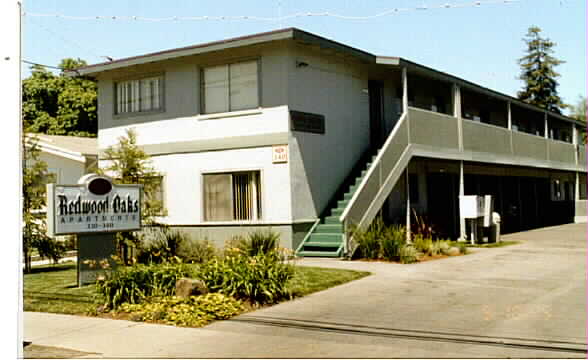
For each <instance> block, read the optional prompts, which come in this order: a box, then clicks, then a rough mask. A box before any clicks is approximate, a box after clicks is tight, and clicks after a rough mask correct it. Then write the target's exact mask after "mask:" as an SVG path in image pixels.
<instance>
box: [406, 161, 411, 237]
mask: <svg viewBox="0 0 588 360" xmlns="http://www.w3.org/2000/svg"><path fill="white" fill-rule="evenodd" d="M405 171H406V243H407V244H410V243H411V242H412V236H411V235H412V234H411V233H410V182H409V180H408V165H406V170H405Z"/></svg>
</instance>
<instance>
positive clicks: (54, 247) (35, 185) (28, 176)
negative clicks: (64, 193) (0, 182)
mask: <svg viewBox="0 0 588 360" xmlns="http://www.w3.org/2000/svg"><path fill="white" fill-rule="evenodd" d="M23 144H25V146H24V150H23V152H24V161H25V162H24V166H23V177H22V199H23V207H22V210H23V214H22V216H23V257H24V264H25V272H27V273H28V272H30V270H31V257H32V251H33V249H37V252H38V253H39V255H40V256H41V257H44V258H51V259H52V260H53V261H55V262H57V261H58V260H59V259H60V258H61V257H62V255H63V252H64V251H65V246H64V245H63V244H62V243H60V242H58V241H56V240H54V239H52V238H51V237H49V236H47V225H46V221H45V219H46V213H45V212H44V211H43V209H44V207H45V206H46V184H47V183H48V182H52V181H54V179H53V176H52V175H50V174H49V173H48V172H47V164H46V163H45V162H44V161H42V160H40V159H39V149H38V145H37V142H36V140H35V139H34V138H32V139H31V138H29V139H28V140H25V141H23Z"/></svg>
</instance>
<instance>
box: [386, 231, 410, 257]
mask: <svg viewBox="0 0 588 360" xmlns="http://www.w3.org/2000/svg"><path fill="white" fill-rule="evenodd" d="M405 242H406V229H405V228H404V227H403V226H398V225H396V226H390V227H387V228H386V229H385V230H384V234H383V238H382V239H381V244H380V245H381V256H382V258H384V259H386V260H398V258H399V256H400V248H401V247H402V245H404V243H405Z"/></svg>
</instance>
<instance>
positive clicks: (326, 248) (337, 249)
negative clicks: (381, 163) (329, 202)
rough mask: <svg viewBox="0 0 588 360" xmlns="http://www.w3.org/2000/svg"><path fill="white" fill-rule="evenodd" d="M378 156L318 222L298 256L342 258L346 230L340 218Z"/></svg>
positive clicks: (306, 238)
mask: <svg viewBox="0 0 588 360" xmlns="http://www.w3.org/2000/svg"><path fill="white" fill-rule="evenodd" d="M375 158H376V156H375V155H374V156H372V157H371V160H370V162H368V163H365V165H364V166H363V169H362V171H361V174H359V176H357V177H355V182H354V183H353V184H351V185H349V186H347V189H346V192H345V193H344V194H343V195H342V196H340V197H339V198H338V199H337V202H336V204H333V206H332V207H331V208H330V210H328V211H327V212H326V214H328V216H322V217H321V218H319V220H317V222H316V223H315V225H314V226H313V228H312V229H311V230H310V231H309V232H308V234H307V235H306V237H305V238H304V240H303V241H302V243H301V244H300V246H299V247H298V249H297V250H296V255H297V256H302V257H341V256H343V248H344V239H345V237H344V233H343V232H344V230H343V223H342V222H341V221H340V217H341V215H342V214H343V210H344V209H345V207H346V206H347V204H348V203H349V201H350V200H351V198H352V197H353V194H354V193H355V191H356V190H357V188H358V187H359V184H360V183H361V180H362V179H363V177H364V176H365V175H366V174H367V171H368V169H369V167H370V165H371V161H373V160H374V159H375Z"/></svg>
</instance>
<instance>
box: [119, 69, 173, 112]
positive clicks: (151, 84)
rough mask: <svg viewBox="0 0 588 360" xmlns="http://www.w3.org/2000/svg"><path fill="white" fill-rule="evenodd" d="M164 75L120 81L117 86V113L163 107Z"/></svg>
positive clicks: (145, 110)
mask: <svg viewBox="0 0 588 360" xmlns="http://www.w3.org/2000/svg"><path fill="white" fill-rule="evenodd" d="M162 88H163V77H162V76H155V77H149V78H143V79H137V80H127V81H120V82H117V83H116V86H115V96H116V114H128V113H138V112H147V111H156V110H161V109H163V106H162V103H163V101H162V99H163V91H162Z"/></svg>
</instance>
